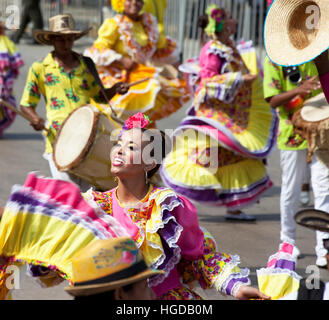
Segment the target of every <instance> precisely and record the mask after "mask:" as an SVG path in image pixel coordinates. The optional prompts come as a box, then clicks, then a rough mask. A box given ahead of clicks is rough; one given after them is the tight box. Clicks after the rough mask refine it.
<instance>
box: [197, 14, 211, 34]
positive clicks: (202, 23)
mask: <svg viewBox="0 0 329 320" xmlns="http://www.w3.org/2000/svg"><path fill="white" fill-rule="evenodd" d="M208 22H209V20H208V15H207V14H204V15H202V16H200V17H199V18H198V27H199V28H201V29H202V30H204V29H206V28H207V25H208Z"/></svg>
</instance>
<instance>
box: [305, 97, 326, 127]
mask: <svg viewBox="0 0 329 320" xmlns="http://www.w3.org/2000/svg"><path fill="white" fill-rule="evenodd" d="M300 115H301V117H302V118H303V119H304V120H306V121H309V122H317V121H321V120H324V119H327V118H329V104H328V102H327V99H326V97H325V95H324V93H320V94H318V95H317V96H315V97H313V98H311V99H308V100H306V101H305V102H304V106H303V108H302V110H301V112H300Z"/></svg>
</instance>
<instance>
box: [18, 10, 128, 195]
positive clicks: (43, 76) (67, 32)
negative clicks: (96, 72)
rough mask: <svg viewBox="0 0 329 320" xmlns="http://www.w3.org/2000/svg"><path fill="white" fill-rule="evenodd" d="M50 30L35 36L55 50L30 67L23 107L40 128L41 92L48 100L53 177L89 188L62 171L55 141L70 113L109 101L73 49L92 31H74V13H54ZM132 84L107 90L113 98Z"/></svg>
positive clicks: (47, 156) (48, 149) (48, 142)
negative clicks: (54, 152)
mask: <svg viewBox="0 0 329 320" xmlns="http://www.w3.org/2000/svg"><path fill="white" fill-rule="evenodd" d="M49 26H50V31H45V30H36V31H35V32H34V38H35V39H36V40H37V41H38V42H40V43H42V44H46V45H52V46H53V47H54V50H53V51H52V52H50V53H49V54H48V55H47V56H46V57H45V58H44V59H43V60H41V61H38V62H34V63H33V64H32V66H31V68H30V70H29V73H28V77H27V81H26V86H25V89H24V93H23V96H22V99H21V103H20V105H21V109H22V111H23V112H24V113H26V114H28V115H29V116H30V118H31V119H33V122H32V123H31V125H32V126H33V128H34V129H35V130H37V131H41V130H43V129H44V128H45V121H44V119H42V117H40V116H39V114H38V113H36V111H35V109H36V107H37V105H38V103H39V101H40V98H41V95H42V96H43V97H44V99H45V101H46V115H47V124H46V127H47V128H48V129H49V130H47V133H46V151H45V154H44V158H45V159H47V160H48V162H49V167H50V171H51V174H52V176H53V178H55V179H61V180H66V181H70V182H75V183H76V184H78V185H79V186H80V188H81V189H82V190H85V189H87V188H89V185H87V183H86V182H83V181H82V180H81V179H78V178H75V177H73V176H72V175H70V174H68V173H65V172H59V171H58V170H57V168H56V166H55V164H54V162H53V159H52V142H53V141H54V138H55V135H56V133H57V131H58V129H59V127H60V126H61V124H62V123H63V121H64V120H65V119H66V118H67V117H68V116H69V114H70V113H71V112H72V111H73V110H75V109H76V108H78V107H80V106H82V105H84V104H89V103H91V99H93V100H94V101H96V102H99V103H106V99H105V98H104V96H103V94H102V93H101V89H100V87H99V85H98V84H97V82H96V80H95V77H94V76H93V74H92V73H91V72H90V71H89V69H88V67H87V65H86V64H85V62H84V61H83V60H82V56H81V55H80V54H78V53H76V52H74V51H73V50H72V47H73V43H74V41H76V40H78V39H79V38H81V37H82V36H84V35H86V34H87V33H88V31H89V29H88V30H84V31H76V30H74V20H73V18H72V16H71V15H70V14H65V15H59V16H54V17H52V18H50V19H49ZM127 91H128V86H127V85H126V84H125V83H122V82H121V83H117V84H116V85H114V86H113V87H112V88H109V89H106V95H107V98H108V99H109V100H110V99H111V98H112V97H113V96H114V95H115V94H116V93H119V94H125V93H126V92H127Z"/></svg>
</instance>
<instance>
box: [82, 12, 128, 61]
mask: <svg viewBox="0 0 329 320" xmlns="http://www.w3.org/2000/svg"><path fill="white" fill-rule="evenodd" d="M119 40H120V33H119V27H118V24H117V22H116V20H115V19H114V18H113V19H108V20H106V21H105V22H104V23H103V24H102V26H101V27H100V28H99V30H98V38H97V40H96V41H95V43H94V45H93V46H92V47H91V48H88V49H87V50H85V52H84V55H85V56H87V57H90V58H92V59H93V61H94V63H95V64H96V65H97V66H109V65H111V64H112V63H113V62H114V61H117V60H120V59H121V58H122V55H121V54H120V53H118V52H116V51H115V50H114V47H115V44H116V43H117V41H119Z"/></svg>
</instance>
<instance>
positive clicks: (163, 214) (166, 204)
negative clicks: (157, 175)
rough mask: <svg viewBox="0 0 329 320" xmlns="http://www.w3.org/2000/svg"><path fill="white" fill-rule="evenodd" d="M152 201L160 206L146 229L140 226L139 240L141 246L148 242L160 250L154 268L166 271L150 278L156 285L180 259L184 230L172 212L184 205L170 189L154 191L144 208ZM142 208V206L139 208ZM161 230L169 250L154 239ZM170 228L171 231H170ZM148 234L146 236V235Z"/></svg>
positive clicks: (150, 282)
mask: <svg viewBox="0 0 329 320" xmlns="http://www.w3.org/2000/svg"><path fill="white" fill-rule="evenodd" d="M152 201H155V204H156V206H157V208H159V210H158V212H157V214H155V213H153V214H152V216H151V218H150V219H149V220H148V221H147V224H146V227H145V231H144V230H142V229H141V228H140V233H141V236H142V239H141V241H139V246H141V245H142V243H144V241H145V238H146V243H147V245H148V246H150V247H152V248H155V249H157V250H160V252H161V254H160V256H158V258H157V260H156V261H153V262H151V266H152V268H155V269H160V270H163V271H164V272H165V274H163V275H157V276H154V277H152V278H150V279H149V285H150V286H151V287H155V286H157V285H159V284H161V283H162V282H163V281H164V280H165V278H166V277H167V276H168V275H169V273H170V272H171V270H172V269H173V268H174V267H175V266H176V265H177V264H178V262H179V261H180V257H181V255H180V251H181V250H180V248H179V246H178V245H177V242H178V240H179V238H180V235H181V232H182V230H183V228H182V226H181V225H179V224H178V222H177V221H176V218H175V216H174V215H172V212H173V211H174V210H175V208H177V207H178V206H182V205H183V204H182V202H181V201H180V200H179V198H178V197H177V196H176V194H175V193H174V192H173V191H172V190H169V189H163V188H161V189H158V190H157V191H155V192H154V193H151V195H150V197H149V198H148V201H147V202H145V203H143V208H148V207H149V206H150V204H151V202H152ZM139 209H141V210H142V208H139ZM160 229H161V230H162V232H161V235H160V236H161V239H162V241H165V242H166V244H167V247H168V248H167V250H166V249H165V248H164V247H163V245H162V244H161V242H160V243H156V242H154V241H152V235H154V234H157V233H158V232H159V230H160ZM168 230H170V232H168ZM145 234H146V236H145Z"/></svg>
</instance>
